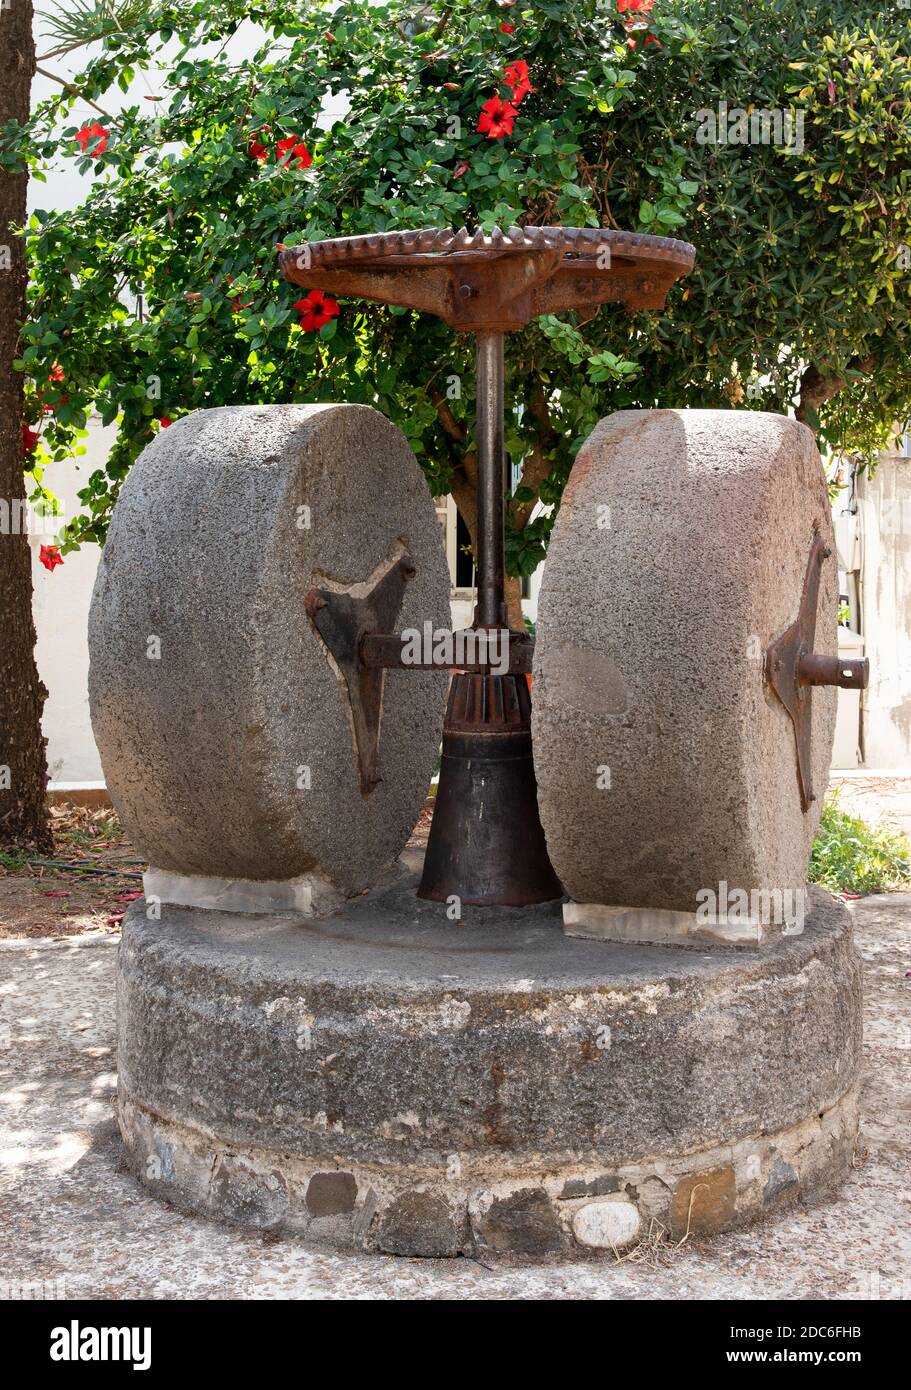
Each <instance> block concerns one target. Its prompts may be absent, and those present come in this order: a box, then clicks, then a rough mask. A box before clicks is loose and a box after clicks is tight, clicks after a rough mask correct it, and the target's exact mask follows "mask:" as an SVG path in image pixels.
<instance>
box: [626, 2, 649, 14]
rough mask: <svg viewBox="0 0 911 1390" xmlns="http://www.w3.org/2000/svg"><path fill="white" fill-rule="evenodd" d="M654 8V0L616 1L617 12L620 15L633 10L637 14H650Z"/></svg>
mask: <svg viewBox="0 0 911 1390" xmlns="http://www.w3.org/2000/svg"><path fill="white" fill-rule="evenodd" d="M654 8H655V0H617V10H618V12H619V13H620V14H625V12H626V11H627V10H635V11H636V13H637V14H651V12H652V10H653V9H654Z"/></svg>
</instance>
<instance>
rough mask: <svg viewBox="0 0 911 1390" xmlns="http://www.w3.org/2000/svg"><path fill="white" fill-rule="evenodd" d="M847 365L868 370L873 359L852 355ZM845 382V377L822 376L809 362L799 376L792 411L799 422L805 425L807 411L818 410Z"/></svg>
mask: <svg viewBox="0 0 911 1390" xmlns="http://www.w3.org/2000/svg"><path fill="white" fill-rule="evenodd" d="M848 367H849V369H850V370H852V371H857V372H870V371H872V370H873V367H874V360H873V357H872V356H871V355H868V356H866V357H852V358H851V360H850V362H849V363H848ZM847 384H848V379H847V377H844V376H823V375H822V373H821V372H820V371H819V370H818V369H817V368H816V367H814V366H813V365H812V364H811V365H810V366H809V367H807V369H806V371H805V372H804V374H803V376H802V377H801V378H800V400H799V401H798V402H797V406H796V409H795V411H794V414H795V415H796V416H797V419H798V420H799V421H800V422H801V424H803V425H806V424H807V418H806V417H807V414H808V412H809V411H810V410H814V411H818V410H819V407H820V406H821V405H825V403H826V401H830V400H831V399H832V397H833V396H837V395H838V393H839V391H843V390H844V389H845V387H846V386H847ZM808 428H812V426H808ZM814 433H815V431H814Z"/></svg>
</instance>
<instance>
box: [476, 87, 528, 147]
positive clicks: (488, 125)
mask: <svg viewBox="0 0 911 1390" xmlns="http://www.w3.org/2000/svg"><path fill="white" fill-rule="evenodd" d="M518 114H519V113H518V112H517V110H516V108H515V107H514V106H510V104H509V102H508V101H503V99H502V97H491V98H490V101H485V103H484V105H483V106H482V107H481V114H480V116H479V117H478V130H479V131H480V133H481V134H482V135H484V134H486V135H487V138H488V140H500V139H502V138H503V136H504V135H512V127H513V122H514V121H515V119H516V116H517V115H518Z"/></svg>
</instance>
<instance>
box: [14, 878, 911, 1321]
mask: <svg viewBox="0 0 911 1390" xmlns="http://www.w3.org/2000/svg"><path fill="white" fill-rule="evenodd" d="M853 910H854V913H855V922H856V930H857V941H858V946H859V948H860V950H861V953H862V955H863V957H864V960H865V962H866V1059H867V1060H866V1079H865V1086H864V1111H865V1115H864V1123H863V1134H862V1140H861V1143H860V1145H859V1149H858V1155H857V1166H856V1168H855V1171H854V1173H853V1175H852V1177H851V1178H850V1180H849V1182H848V1183H847V1185H846V1186H845V1188H844V1190H843V1192H842V1194H841V1195H840V1197H839V1198H838V1199H837V1200H835V1201H833V1202H830V1203H828V1204H826V1205H824V1206H818V1207H816V1208H814V1209H812V1210H809V1211H798V1212H796V1213H794V1214H792V1215H790V1216H787V1217H785V1218H782V1219H778V1220H775V1221H771V1222H768V1223H766V1224H765V1225H762V1226H759V1227H755V1228H754V1229H752V1230H750V1231H745V1232H740V1233H738V1234H732V1235H726V1236H719V1237H716V1238H715V1239H713V1240H706V1241H703V1242H700V1243H688V1244H686V1245H685V1246H683V1247H680V1248H672V1247H669V1246H667V1245H666V1244H661V1243H653V1244H651V1245H648V1246H646V1247H644V1248H642V1247H640V1250H639V1252H638V1255H637V1257H635V1258H627V1259H624V1260H622V1261H619V1262H615V1261H613V1260H608V1261H606V1262H605V1261H602V1262H599V1263H595V1262H593V1261H592V1262H581V1261H580V1262H577V1263H573V1264H559V1265H550V1266H544V1265H540V1264H539V1265H531V1266H529V1265H526V1266H524V1267H521V1268H519V1267H515V1266H506V1265H499V1266H495V1267H493V1268H489V1267H485V1266H482V1265H481V1264H479V1263H476V1262H474V1261H471V1260H464V1259H461V1260H454V1261H436V1260H396V1259H392V1258H385V1257H379V1256H340V1255H335V1254H330V1253H326V1252H325V1251H320V1250H317V1249H315V1248H313V1247H307V1246H306V1245H303V1244H301V1243H298V1242H295V1241H293V1240H288V1239H276V1238H275V1237H272V1236H268V1235H267V1236H263V1235H261V1234H257V1235H254V1234H250V1233H248V1232H244V1231H240V1230H235V1229H232V1228H228V1227H223V1226H217V1225H213V1224H209V1223H207V1222H204V1221H201V1220H198V1219H193V1218H189V1217H186V1216H182V1215H180V1214H179V1213H178V1212H176V1211H174V1210H172V1209H170V1208H167V1207H164V1206H162V1205H161V1204H159V1203H158V1202H157V1201H156V1200H154V1199H153V1198H151V1197H149V1196H147V1195H146V1194H145V1192H144V1191H143V1190H142V1189H141V1188H140V1187H139V1186H138V1185H137V1184H136V1183H135V1182H134V1180H133V1179H132V1178H131V1177H130V1176H129V1175H128V1174H127V1173H126V1172H124V1171H123V1170H122V1168H121V1166H120V1144H119V1137H118V1135H117V1130H116V1125H115V1122H114V1119H113V1105H112V1102H113V1095H114V1086H115V1075H114V1017H113V987H114V965H115V952H116V949H117V944H116V940H115V939H113V938H112V937H111V935H110V934H109V933H99V934H97V935H95V936H92V935H83V936H80V937H78V938H70V939H64V940H57V941H41V940H23V941H15V940H9V941H5V942H2V943H0V1115H2V1119H0V1146H2V1147H0V1286H2V1285H4V1284H5V1286H6V1287H5V1291H6V1292H7V1293H8V1294H11V1295H12V1296H16V1291H17V1288H19V1289H21V1287H22V1285H23V1284H25V1285H31V1286H33V1287H32V1288H31V1289H30V1290H28V1289H27V1290H25V1292H26V1293H30V1295H31V1296H41V1292H40V1290H39V1288H36V1287H34V1285H36V1284H41V1281H43V1285H42V1288H43V1291H44V1294H45V1295H46V1296H49V1297H66V1298H116V1299H133V1298H159V1299H220V1298H242V1299H270V1298H298V1299H304V1298H306V1299H314V1298H325V1299H466V1298H468V1299H503V1298H506V1299H528V1298H544V1299H602V1298H608V1299H614V1298H617V1299H705V1298H726V1299H767V1298H786V1299H812V1298H824V1299H855V1298H859V1299H867V1298H883V1299H895V1298H901V1297H904V1298H908V1297H911V1262H909V1256H911V1146H909V1140H908V1135H909V1132H911V1070H909V1057H911V978H907V979H906V978H905V972H906V971H911V894H908V893H897V894H890V895H883V896H879V897H871V898H866V899H864V900H862V901H859V902H856V903H854V904H853ZM3 1292H4V1289H3V1288H2V1287H0V1294H2V1293H3Z"/></svg>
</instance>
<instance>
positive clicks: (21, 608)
mask: <svg viewBox="0 0 911 1390" xmlns="http://www.w3.org/2000/svg"><path fill="white" fill-rule="evenodd" d="M0 40H2V43H0V126H3V125H5V124H6V122H7V121H25V120H27V119H28V115H29V99H30V89H31V83H32V74H33V72H34V69H35V44H34V39H33V38H32V3H31V0H14V3H13V4H12V5H11V6H10V8H9V9H6V8H4V9H3V11H2V13H0ZM27 179H28V175H27V173H25V172H24V171H23V172H22V173H21V174H9V173H6V172H4V173H3V174H2V176H0V522H2V527H0V843H5V844H11V845H12V844H15V845H20V846H26V845H36V846H38V847H40V848H47V847H48V846H49V843H50V833H49V831H48V827H47V813H46V807H45V770H46V761H45V740H44V738H43V736H42V733H41V711H42V709H43V707H44V701H45V699H46V698H47V691H46V690H45V688H44V686H43V685H42V683H41V681H40V679H39V677H38V668H37V666H36V665H35V624H34V621H33V619H32V569H31V550H30V547H29V541H28V532H27V527H26V526H25V524H24V503H25V479H24V477H23V473H22V376H21V374H20V373H19V372H14V371H13V370H12V362H13V359H14V358H15V357H17V356H18V355H19V325H20V323H21V321H22V319H23V318H24V316H25V280H26V274H25V247H24V243H23V240H22V238H21V237H20V236H17V235H16V228H18V227H21V226H22V224H23V223H24V222H25V218H26V210H25V209H26V186H27Z"/></svg>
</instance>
